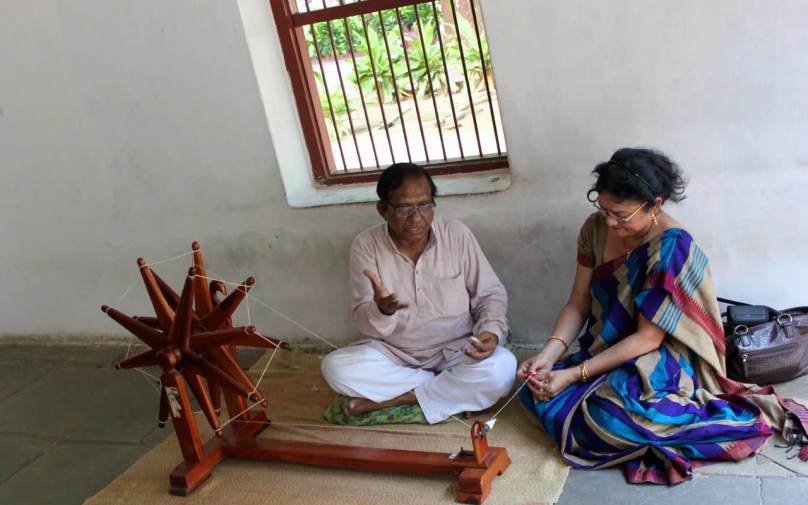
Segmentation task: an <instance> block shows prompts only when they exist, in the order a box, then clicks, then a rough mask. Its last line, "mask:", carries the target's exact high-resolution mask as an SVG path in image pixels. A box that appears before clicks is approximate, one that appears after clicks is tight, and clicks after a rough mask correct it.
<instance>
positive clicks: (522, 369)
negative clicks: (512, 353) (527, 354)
mask: <svg viewBox="0 0 808 505" xmlns="http://www.w3.org/2000/svg"><path fill="white" fill-rule="evenodd" d="M555 360H556V358H555V356H553V355H552V354H551V353H550V352H549V351H548V350H547V349H545V350H543V351H542V352H540V353H539V354H537V355H536V356H533V357H532V358H530V359H529V360H527V361H525V362H524V363H522V364H521V365H519V368H517V369H516V378H517V379H519V380H520V381H522V382H524V381H525V380H527V378H528V376H529V375H531V374H534V373H546V372H549V371H550V370H552V369H553V363H555Z"/></svg>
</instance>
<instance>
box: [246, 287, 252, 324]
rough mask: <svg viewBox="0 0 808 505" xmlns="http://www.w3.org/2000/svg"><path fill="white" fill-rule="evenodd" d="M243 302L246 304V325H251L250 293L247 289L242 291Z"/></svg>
mask: <svg viewBox="0 0 808 505" xmlns="http://www.w3.org/2000/svg"><path fill="white" fill-rule="evenodd" d="M244 296H245V297H246V298H245V303H246V306H247V326H251V325H252V322H251V321H250V294H249V293H248V292H247V291H244Z"/></svg>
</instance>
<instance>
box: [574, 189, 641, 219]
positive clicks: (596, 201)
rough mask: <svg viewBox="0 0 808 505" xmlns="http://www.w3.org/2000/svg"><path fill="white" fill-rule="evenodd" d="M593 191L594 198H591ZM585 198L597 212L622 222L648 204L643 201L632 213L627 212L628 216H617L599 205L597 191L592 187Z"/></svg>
mask: <svg viewBox="0 0 808 505" xmlns="http://www.w3.org/2000/svg"><path fill="white" fill-rule="evenodd" d="M593 193H594V195H595V198H594V199H593V198H592V194H593ZM586 199H587V200H589V202H590V203H592V206H593V207H595V210H597V211H598V212H600V213H601V214H603V215H604V216H606V217H613V218H615V219H617V220H618V221H622V222H623V223H628V221H629V219H631V218H632V217H634V216H635V215H636V214H637V213H638V212H639V211H640V209H642V208H643V207H645V206H646V205H648V202H643V204H642V205H640V206H639V207H637V210H635V211H634V212H632V213H631V214H629V215H628V216H626V217H620V216H617V215H615V214H613V213H611V212H609V211H608V210H606V209H604V208H603V207H601V206H600V205H599V204H598V193H597V191H595V190H594V189H593V190H591V191H590V192H589V193H587V194H586Z"/></svg>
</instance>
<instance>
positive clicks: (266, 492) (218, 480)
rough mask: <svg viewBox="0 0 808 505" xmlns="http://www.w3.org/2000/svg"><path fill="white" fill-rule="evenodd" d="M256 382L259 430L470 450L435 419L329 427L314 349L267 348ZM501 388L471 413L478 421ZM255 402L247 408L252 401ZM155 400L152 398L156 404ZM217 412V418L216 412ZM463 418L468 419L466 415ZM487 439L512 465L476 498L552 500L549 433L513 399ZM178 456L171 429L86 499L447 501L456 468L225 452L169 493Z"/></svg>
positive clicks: (557, 460)
mask: <svg viewBox="0 0 808 505" xmlns="http://www.w3.org/2000/svg"><path fill="white" fill-rule="evenodd" d="M270 358H271V359H272V361H271V362H270V365H269V367H268V368H267V369H266V373H265V375H264V377H263V379H262V380H261V383H260V386H259V387H260V390H261V391H262V393H263V394H264V396H265V397H266V399H267V400H268V401H269V407H268V408H267V409H266V411H267V415H268V417H269V418H270V419H271V420H272V426H270V427H269V428H267V429H266V430H265V431H264V432H263V433H262V435H261V436H265V437H271V438H279V439H295V440H307V441H314V442H326V443H333V444H343V445H355V446H364V447H378V448H391V449H405V450H422V451H435V452H445V453H455V452H458V451H459V450H460V448H461V447H463V448H465V449H468V450H470V449H471V439H470V430H469V428H467V427H466V426H464V425H463V424H461V423H459V422H456V421H452V422H447V423H443V424H438V425H432V426H428V425H386V426H375V427H369V428H355V427H338V426H333V425H330V424H328V423H326V422H325V421H323V420H322V414H323V411H324V410H325V409H326V407H328V405H330V404H331V402H332V400H333V399H334V396H335V394H334V392H333V391H332V390H331V388H329V386H328V384H326V382H325V381H324V380H323V378H322V375H321V373H320V361H321V360H322V356H317V355H313V354H304V353H302V352H285V351H279V352H277V353H276V354H275V355H274V357H272V353H267V355H265V356H264V357H263V358H262V359H261V360H260V361H259V362H258V363H257V364H256V365H255V366H254V367H253V368H252V370H251V371H250V375H251V377H252V378H253V380H254V381H255V380H258V379H259V377H260V376H261V373H262V372H264V369H265V366H266V364H267V362H268V360H269V359H270ZM508 398H510V396H509V397H506V398H505V399H503V400H502V401H501V402H500V404H499V405H496V406H495V407H493V408H491V409H489V410H488V411H486V412H483V413H481V414H480V416H479V417H478V418H479V419H482V420H484V421H485V420H487V419H489V418H490V416H491V415H492V414H493V413H494V412H496V410H498V409H499V407H500V406H501V405H502V404H503V403H504V402H505V400H507V399H508ZM260 408H261V407H260V406H259V407H256V409H253V410H257V409H260ZM155 409H156V406H155ZM224 420H225V419H223V421H224ZM196 422H197V425H198V426H199V428H200V434H201V437H202V441H203V443H204V442H205V441H207V440H208V439H210V437H211V436H212V435H213V434H212V430H211V429H210V426H209V425H208V423H207V421H206V420H205V418H204V416H203V415H202V414H197V416H196ZM466 422H469V424H471V421H466ZM488 443H489V445H491V446H495V447H505V448H506V449H507V450H508V454H509V456H510V458H511V466H510V467H509V468H508V470H507V471H506V472H505V473H504V474H503V475H501V476H499V477H497V478H496V479H495V480H494V484H493V488H492V490H491V494H490V495H489V497H488V499H487V500H486V502H485V503H487V504H490V505H496V504H509V505H516V504H543V503H547V504H550V503H554V502H555V501H556V500H557V499H558V497H559V495H560V494H561V489H562V487H563V485H564V480H565V479H566V477H567V473H568V472H569V468H568V467H567V465H566V464H564V463H563V461H562V460H561V457H560V456H559V451H558V449H557V448H556V447H555V445H554V444H553V442H552V440H551V439H550V438H549V436H548V435H547V434H546V433H545V432H544V431H543V430H542V429H541V428H540V427H539V425H538V422H537V421H535V419H533V418H531V417H530V416H529V415H528V413H527V412H526V411H525V409H524V408H523V407H522V405H521V404H520V403H519V400H518V399H514V400H513V401H512V402H511V403H510V404H508V406H507V407H506V408H505V410H504V411H503V412H502V413H501V414H500V415H499V416H498V419H497V423H496V426H495V428H494V429H493V430H492V431H491V432H490V434H489V436H488ZM181 460H182V456H181V454H180V450H179V444H178V442H177V439H176V437H175V436H173V435H171V436H169V437H168V438H167V439H166V440H165V441H163V442H162V443H160V444H159V445H157V447H155V448H154V449H152V450H151V451H150V452H149V453H147V454H146V455H145V456H143V458H141V459H140V460H139V461H138V462H137V463H135V464H134V465H133V466H132V467H131V468H129V470H127V471H126V472H125V473H124V474H123V475H121V476H119V477H118V478H117V479H115V481H113V482H112V483H111V484H110V485H109V486H107V487H106V488H105V489H103V490H102V491H101V492H99V493H98V494H97V495H95V496H94V497H92V498H90V499H89V500H87V501H86V502H85V505H105V504H113V503H114V504H122V503H125V504H141V503H142V504H149V505H161V504H172V505H179V504H182V505H194V504H205V505H218V504H227V505H230V504H233V503H244V504H253V503H256V504H257V503H261V504H266V503H271V504H320V503H329V504H357V505H365V504H367V505H380V504H392V503H408V504H425V505H427V504H428V505H434V504H439V503H454V501H455V497H456V493H457V477H453V476H429V475H408V474H395V473H388V472H370V471H359V470H349V469H338V468H325V467H316V466H308V465H297V464H289V463H277V462H265V461H248V460H238V459H225V460H224V461H223V462H221V463H220V464H219V465H218V466H216V467H215V468H214V470H213V475H212V476H211V477H210V479H208V481H207V482H205V483H204V484H203V485H202V486H201V487H199V488H198V489H197V490H196V491H195V492H194V493H193V494H192V495H191V496H189V497H187V498H180V497H175V496H171V495H169V494H168V475H169V473H170V472H171V470H172V469H173V468H174V467H175V466H176V465H177V464H179V463H180V461H181Z"/></svg>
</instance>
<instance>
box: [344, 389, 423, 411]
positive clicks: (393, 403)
mask: <svg viewBox="0 0 808 505" xmlns="http://www.w3.org/2000/svg"><path fill="white" fill-rule="evenodd" d="M416 403H418V399H417V398H416V397H415V393H412V392H409V393H404V394H403V395H401V396H397V397H395V398H393V399H392V400H387V401H386V402H381V403H377V402H374V401H372V400H368V399H367V398H351V399H350V400H348V406H347V407H345V414H346V415H349V416H359V415H362V414H367V413H368V412H373V411H374V410H381V409H387V408H390V407H399V406H401V405H415V404H416Z"/></svg>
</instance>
